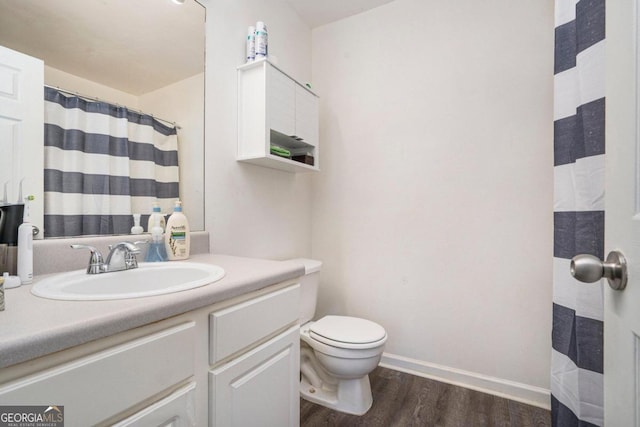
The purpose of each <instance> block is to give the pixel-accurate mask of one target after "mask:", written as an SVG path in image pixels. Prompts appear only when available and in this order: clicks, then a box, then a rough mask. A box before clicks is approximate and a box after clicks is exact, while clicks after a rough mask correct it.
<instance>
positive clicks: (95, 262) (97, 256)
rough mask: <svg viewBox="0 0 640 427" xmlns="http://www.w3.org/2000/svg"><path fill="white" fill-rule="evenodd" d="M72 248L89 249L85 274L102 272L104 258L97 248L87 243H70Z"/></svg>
mask: <svg viewBox="0 0 640 427" xmlns="http://www.w3.org/2000/svg"><path fill="white" fill-rule="evenodd" d="M71 248H72V249H89V250H90V251H91V256H90V257H89V266H88V267H87V274H98V273H101V272H102V268H103V267H104V259H103V258H102V254H101V253H100V251H99V250H97V249H96V248H94V247H93V246H89V245H71Z"/></svg>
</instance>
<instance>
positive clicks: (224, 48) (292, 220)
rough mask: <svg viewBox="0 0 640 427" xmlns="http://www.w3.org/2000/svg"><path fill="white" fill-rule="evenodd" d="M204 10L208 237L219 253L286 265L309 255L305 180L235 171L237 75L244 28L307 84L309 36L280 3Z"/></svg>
mask: <svg viewBox="0 0 640 427" xmlns="http://www.w3.org/2000/svg"><path fill="white" fill-rule="evenodd" d="M202 3H203V4H205V5H206V6H207V60H206V61H207V64H206V69H207V71H206V75H207V77H206V99H207V104H206V124H205V126H206V128H205V139H206V149H205V194H206V205H205V211H206V229H207V231H209V233H210V235H211V250H212V251H213V252H217V253H226V254H233V255H244V256H256V257H265V258H274V259H279V258H287V257H293V256H304V255H309V253H310V250H311V240H310V239H311V211H310V209H311V207H310V205H311V196H310V186H311V185H310V176H309V175H306V174H290V173H287V172H283V171H278V170H272V169H267V168H263V167H260V166H255V165H251V164H246V163H238V162H237V161H236V160H235V159H236V151H237V149H236V147H237V108H238V102H237V73H236V67H238V66H239V65H241V64H243V63H244V61H245V39H246V34H247V27H248V26H249V25H255V22H256V21H258V20H261V21H264V22H265V23H266V24H267V28H268V31H269V52H270V55H271V56H272V57H274V56H275V57H277V59H278V65H279V66H280V67H282V68H283V69H284V70H286V71H287V73H289V74H290V75H291V76H292V77H294V78H296V79H299V80H301V81H304V82H307V81H310V76H311V52H310V48H311V30H310V29H309V28H308V27H307V26H306V24H304V23H303V22H302V21H301V20H300V18H299V17H298V15H297V14H296V13H295V12H294V11H293V10H292V9H291V7H290V6H289V5H288V4H287V3H286V2H285V1H283V0H268V1H265V0H203V2H202Z"/></svg>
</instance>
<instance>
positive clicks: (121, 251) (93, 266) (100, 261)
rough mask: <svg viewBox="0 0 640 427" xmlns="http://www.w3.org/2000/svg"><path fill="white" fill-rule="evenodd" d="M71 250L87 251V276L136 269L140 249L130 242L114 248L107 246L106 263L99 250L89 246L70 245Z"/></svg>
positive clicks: (119, 244)
mask: <svg viewBox="0 0 640 427" xmlns="http://www.w3.org/2000/svg"><path fill="white" fill-rule="evenodd" d="M71 247H72V248H73V249H89V251H91V256H90V257H89V266H88V267H87V274H100V273H111V272H113V271H122V270H130V269H132V268H138V260H137V259H136V254H139V253H140V249H139V248H138V247H137V246H136V245H135V244H133V243H131V242H120V243H118V244H117V245H115V246H109V255H108V256H107V261H106V262H105V261H104V258H103V257H102V254H101V253H100V251H99V250H97V249H96V248H94V247H93V246H89V245H71Z"/></svg>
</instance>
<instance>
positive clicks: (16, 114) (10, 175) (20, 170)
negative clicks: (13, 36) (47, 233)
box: [0, 46, 44, 237]
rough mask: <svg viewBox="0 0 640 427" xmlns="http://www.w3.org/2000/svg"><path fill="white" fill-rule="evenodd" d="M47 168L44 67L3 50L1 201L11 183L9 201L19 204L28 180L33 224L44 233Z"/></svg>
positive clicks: (0, 83)
mask: <svg viewBox="0 0 640 427" xmlns="http://www.w3.org/2000/svg"><path fill="white" fill-rule="evenodd" d="M43 168H44V63H43V62H42V61H41V60H39V59H37V58H33V57H31V56H28V55H24V54H22V53H20V52H16V51H14V50H11V49H7V48H6V47H2V46H0V200H2V198H3V197H4V184H5V182H8V186H7V199H8V200H7V201H8V202H9V203H16V202H18V185H19V182H20V180H21V179H22V178H25V180H24V184H23V193H22V194H23V196H27V195H29V194H33V195H34V196H35V200H34V201H33V202H31V204H30V207H31V212H30V213H31V222H32V223H33V224H34V225H35V226H36V227H38V228H39V229H40V230H42V229H43V228H42V222H43V206H44V201H43V200H42V198H43V194H44V193H43V182H44V169H43ZM20 202H24V201H20ZM42 235H43V233H40V234H39V237H42Z"/></svg>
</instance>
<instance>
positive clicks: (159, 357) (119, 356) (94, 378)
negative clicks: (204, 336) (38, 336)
mask: <svg viewBox="0 0 640 427" xmlns="http://www.w3.org/2000/svg"><path fill="white" fill-rule="evenodd" d="M194 340H195V323H194V322H186V323H183V324H180V325H177V326H174V327H171V328H168V329H165V330H162V331H160V332H156V333H153V334H150V335H147V336H145V337H142V338H138V339H134V340H132V341H129V342H126V343H123V344H120V345H118V346H115V347H112V348H110V349H107V350H104V351H100V352H98V353H95V354H92V355H89V356H86V357H82V358H80V359H77V360H74V361H72V362H69V363H65V364H62V365H59V366H56V367H54V368H51V369H47V370H44V371H42V372H38V373H35V374H33V375H29V376H27V377H23V378H21V379H19V380H17V381H14V382H10V383H7V384H5V385H3V386H1V387H0V402H2V404H3V405H58V406H64V414H65V421H67V425H70V426H71V425H95V424H97V423H99V422H101V421H103V420H105V419H107V418H109V417H112V416H114V415H116V414H118V413H120V412H122V411H124V410H126V409H128V408H130V407H131V406H133V405H135V404H137V403H140V402H143V401H144V400H146V399H148V398H150V397H152V396H154V395H156V394H158V393H160V392H162V391H164V390H166V389H168V388H169V387H172V386H174V385H176V384H179V383H180V382H182V381H184V380H185V379H187V378H189V377H191V376H192V375H193V374H194V371H195V369H194Z"/></svg>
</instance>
